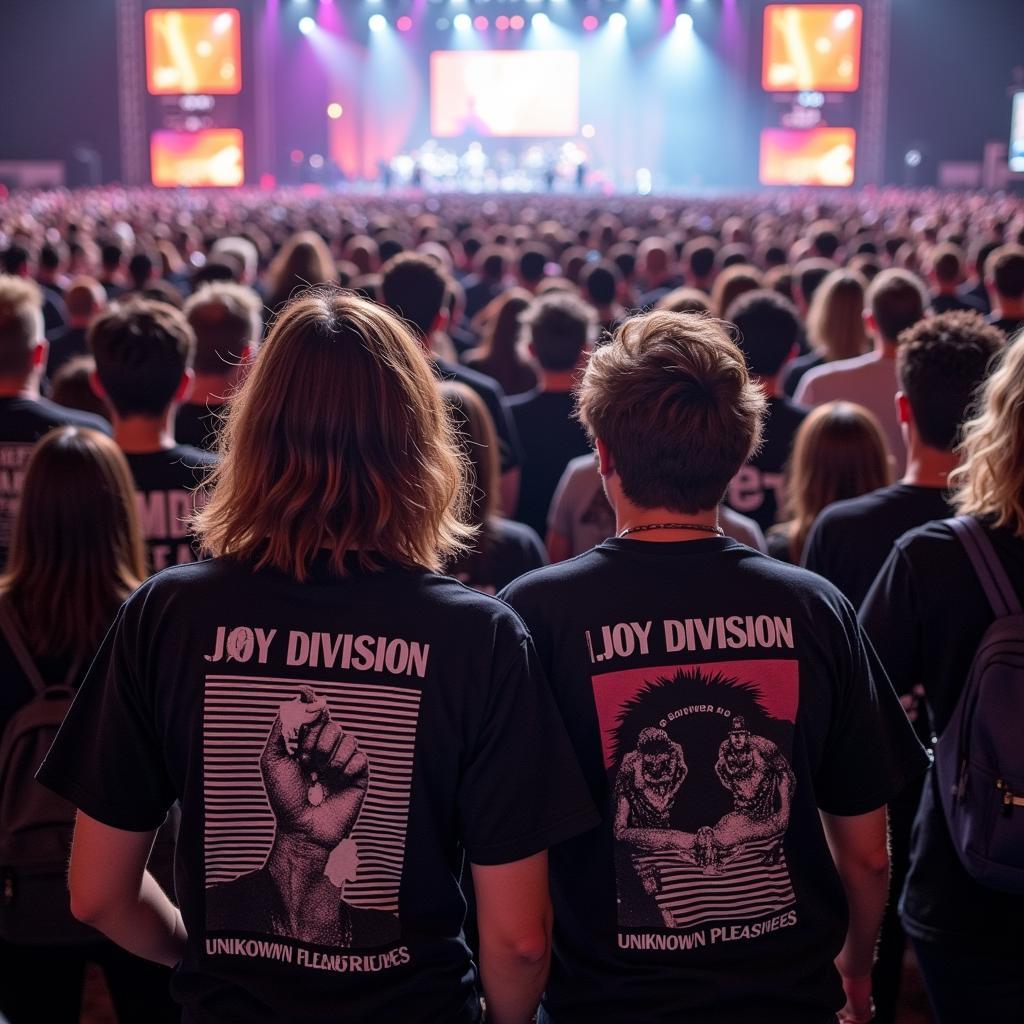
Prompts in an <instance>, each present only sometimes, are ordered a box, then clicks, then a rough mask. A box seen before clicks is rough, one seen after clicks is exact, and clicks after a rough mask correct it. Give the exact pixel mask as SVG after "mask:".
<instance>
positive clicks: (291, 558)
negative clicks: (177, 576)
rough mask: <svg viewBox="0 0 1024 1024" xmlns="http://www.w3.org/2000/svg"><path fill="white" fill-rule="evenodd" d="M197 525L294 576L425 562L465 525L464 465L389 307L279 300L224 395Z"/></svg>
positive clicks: (207, 535)
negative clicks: (251, 358) (322, 557)
mask: <svg viewBox="0 0 1024 1024" xmlns="http://www.w3.org/2000/svg"><path fill="white" fill-rule="evenodd" d="M220 451H221V461H220V464H219V465H218V467H217V468H216V470H215V472H214V475H213V490H212V494H211V496H210V500H209V501H208V503H207V504H206V506H205V507H204V508H203V509H202V510H200V511H199V512H197V513H196V516H195V524H196V530H197V533H198V535H199V537H200V539H201V540H202V542H203V545H204V547H205V548H206V549H207V550H208V551H209V552H211V553H212V554H214V555H229V556H232V557H235V558H238V559H242V560H245V561H248V562H251V563H252V564H253V567H254V568H261V567H263V566H274V567H276V568H278V569H280V570H282V571H283V572H286V573H288V574H290V575H291V576H293V577H294V578H296V579H298V580H303V579H305V578H306V576H307V575H308V572H309V568H310V565H311V563H312V562H313V560H314V558H315V557H316V555H317V553H318V552H319V551H320V550H321V549H324V548H326V549H328V550H329V552H330V559H329V564H330V568H331V570H332V571H333V572H335V573H337V574H338V575H341V574H344V572H345V558H346V554H347V553H348V552H355V553H356V556H357V560H358V564H359V565H360V567H361V568H363V569H376V568H379V567H380V564H381V562H382V561H392V562H397V563H399V564H401V565H404V566H409V567H423V568H427V569H431V570H434V571H438V570H439V569H440V568H441V567H442V564H443V563H444V561H445V559H446V558H447V557H455V556H457V555H460V554H462V553H463V551H464V550H465V549H466V546H467V545H468V543H469V541H470V540H471V538H472V536H473V529H472V527H470V526H468V525H466V523H465V522H464V511H465V508H466V500H467V498H466V473H465V469H464V463H463V458H462V456H461V455H460V453H459V449H458V443H457V441H456V439H455V436H454V430H453V427H452V425H451V423H450V421H449V418H448V416H447V414H446V411H445V407H444V403H443V401H442V399H441V396H440V394H439V392H438V387H437V382H436V381H435V379H434V376H433V374H432V372H431V370H430V367H429V366H428V364H427V360H426V357H425V356H424V354H423V351H422V349H421V348H420V345H419V343H418V342H417V341H416V339H415V338H414V337H413V336H412V334H411V333H410V332H409V330H408V328H406V326H405V325H404V324H403V323H402V322H401V321H400V320H399V319H398V318H397V317H396V316H395V315H394V314H393V313H391V312H390V311H389V310H387V309H384V308H383V307H381V306H378V305H376V304H374V303H372V302H368V301H366V300H365V299H361V298H358V297H357V296H355V295H352V294H351V293H348V292H343V291H341V290H340V289H335V288H319V289H315V290H311V291H308V292H306V293H305V294H303V295H301V296H300V297H298V298H297V299H294V300H293V301H292V302H291V303H289V304H288V305H287V306H286V307H285V308H284V310H283V311H282V313H281V315H280V316H279V317H278V319H277V322H276V323H275V324H274V327H273V329H272V330H271V332H270V336H269V338H268V339H267V341H266V342H265V344H264V345H263V346H262V347H261V349H260V352H259V355H258V357H257V358H256V362H255V364H254V366H253V369H252V372H251V373H250V374H249V376H248V377H247V378H246V380H245V382H244V383H243V384H242V386H241V388H240V389H239V390H238V391H237V392H236V394H235V395H234V396H233V397H232V398H231V400H230V402H229V406H228V413H227V419H226V423H225V426H224V430H223V433H222V435H221V447H220Z"/></svg>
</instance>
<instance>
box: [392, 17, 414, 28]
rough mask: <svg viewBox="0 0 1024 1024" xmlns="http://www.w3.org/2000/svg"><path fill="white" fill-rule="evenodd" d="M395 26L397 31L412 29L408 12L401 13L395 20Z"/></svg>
mask: <svg viewBox="0 0 1024 1024" xmlns="http://www.w3.org/2000/svg"><path fill="white" fill-rule="evenodd" d="M395 26H396V28H397V29H398V31H399V32H409V31H411V30H412V18H410V17H409V15H408V14H403V15H402V16H401V17H400V18H399V19H398V21H396V22H395Z"/></svg>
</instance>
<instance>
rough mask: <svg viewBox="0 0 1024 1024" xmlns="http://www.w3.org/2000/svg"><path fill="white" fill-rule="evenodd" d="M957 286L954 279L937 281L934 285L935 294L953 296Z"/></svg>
mask: <svg viewBox="0 0 1024 1024" xmlns="http://www.w3.org/2000/svg"><path fill="white" fill-rule="evenodd" d="M959 287H960V286H959V285H958V284H956V283H955V282H954V281H939V282H937V283H936V285H935V293H936V295H953V296H955V295H956V293H957V290H958V289H959Z"/></svg>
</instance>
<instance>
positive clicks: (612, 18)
mask: <svg viewBox="0 0 1024 1024" xmlns="http://www.w3.org/2000/svg"><path fill="white" fill-rule="evenodd" d="M628 24H629V19H628V18H627V17H626V16H625V15H624V14H623V13H622V12H621V11H615V12H614V13H613V14H609V15H608V25H609V27H610V28H614V29H624V28H625V27H626V26H627V25H628Z"/></svg>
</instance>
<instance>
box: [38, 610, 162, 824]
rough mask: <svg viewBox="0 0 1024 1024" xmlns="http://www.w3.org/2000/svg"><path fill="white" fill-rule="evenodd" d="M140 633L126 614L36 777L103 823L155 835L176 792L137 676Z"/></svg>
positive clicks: (117, 623)
mask: <svg viewBox="0 0 1024 1024" xmlns="http://www.w3.org/2000/svg"><path fill="white" fill-rule="evenodd" d="M126 608H130V605H129V606H126ZM136 629H137V627H136V626H135V624H134V623H132V622H130V621H129V614H127V613H126V609H122V610H121V612H120V613H119V614H118V616H117V619H116V620H115V622H114V625H113V626H112V627H111V629H110V632H109V633H108V634H107V636H106V639H105V640H104V641H103V644H102V646H101V647H100V650H99V652H98V654H97V655H96V659H95V661H94V662H93V664H92V667H91V668H90V669H89V672H88V674H87V676H86V678H85V681H84V682H83V683H82V686H81V688H80V689H79V691H78V694H77V696H76V697H75V700H74V703H73V704H72V706H71V710H70V711H69V712H68V714H67V717H66V718H65V719H64V724H63V725H62V726H61V728H60V731H59V732H58V734H57V738H56V739H55V740H54V742H53V746H52V747H51V748H50V751H49V753H48V754H47V755H46V758H45V759H44V760H43V764H42V766H41V767H40V769H39V772H38V773H37V775H36V778H37V779H38V780H39V781H40V782H41V783H43V785H44V786H47V787H48V788H49V789H52V790H53V791H54V792H56V793H59V794H60V795H61V796H63V797H65V798H66V799H68V800H69V801H70V802H71V803H73V804H74V805H75V806H76V807H78V808H79V809H80V810H82V811H84V812H85V813H86V814H88V815H89V817H91V818H95V819H96V820H97V821H101V822H103V823H104V824H106V825H110V826H111V827H113V828H120V829H124V830H125V831H128V832H148V831H150V830H152V829H156V828H159V827H160V825H161V824H163V821H164V818H165V817H166V816H167V811H168V809H169V808H170V806H171V804H172V803H173V802H174V800H175V793H174V789H173V786H172V784H171V781H170V779H169V778H168V776H167V772H166V769H165V767H164V763H163V760H162V758H161V756H160V751H161V749H162V747H161V743H160V741H159V738H158V736H157V732H156V728H155V723H154V721H153V715H152V711H151V708H150V707H149V704H148V701H147V700H146V697H145V694H144V690H143V687H142V686H141V685H140V680H139V678H138V675H137V672H136V660H135V657H134V655H133V648H134V642H133V641H134V639H135V635H137V634H136Z"/></svg>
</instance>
